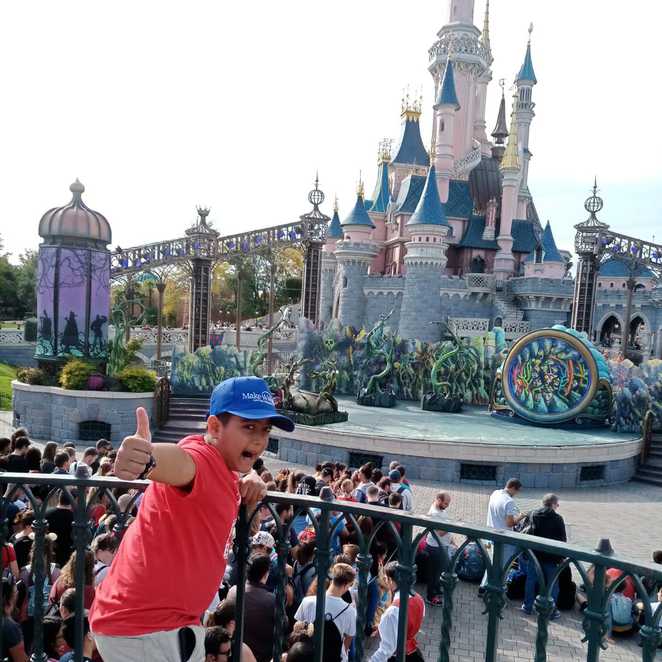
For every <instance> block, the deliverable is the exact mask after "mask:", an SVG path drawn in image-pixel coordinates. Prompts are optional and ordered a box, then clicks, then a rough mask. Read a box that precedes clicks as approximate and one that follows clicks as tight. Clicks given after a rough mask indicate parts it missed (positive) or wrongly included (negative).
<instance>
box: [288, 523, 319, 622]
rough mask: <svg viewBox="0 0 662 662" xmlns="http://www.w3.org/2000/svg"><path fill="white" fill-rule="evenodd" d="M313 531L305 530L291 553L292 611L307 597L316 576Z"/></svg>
mask: <svg viewBox="0 0 662 662" xmlns="http://www.w3.org/2000/svg"><path fill="white" fill-rule="evenodd" d="M315 547H316V545H315V531H314V530H313V531H311V530H309V529H305V530H304V531H302V532H301V534H300V535H299V545H298V546H297V547H296V548H295V549H294V551H293V552H292V553H293V555H294V566H293V567H292V580H291V581H292V587H293V589H294V609H295V611H296V609H297V608H298V607H299V605H300V604H301V602H302V601H303V599H304V598H305V597H306V595H308V589H309V588H310V585H311V584H312V583H313V580H314V579H315V577H316V576H317V569H316V568H315Z"/></svg>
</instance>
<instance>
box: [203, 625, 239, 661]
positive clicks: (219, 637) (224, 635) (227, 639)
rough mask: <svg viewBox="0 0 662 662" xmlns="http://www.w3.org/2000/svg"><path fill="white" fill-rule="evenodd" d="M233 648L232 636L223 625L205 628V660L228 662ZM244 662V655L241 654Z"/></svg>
mask: <svg viewBox="0 0 662 662" xmlns="http://www.w3.org/2000/svg"><path fill="white" fill-rule="evenodd" d="M231 648H232V637H231V636H230V633H229V632H228V631H227V630H224V629H223V628H221V627H217V626H215V627H211V628H207V629H206V630H205V662H226V660H227V659H228V658H229V656H230V652H231ZM241 658H242V662H243V660H244V656H243V655H242V656H241Z"/></svg>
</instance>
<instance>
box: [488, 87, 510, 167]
mask: <svg viewBox="0 0 662 662" xmlns="http://www.w3.org/2000/svg"><path fill="white" fill-rule="evenodd" d="M500 84H501V103H500V104H499V113H498V115H497V122H496V126H495V127H494V130H493V131H492V138H494V146H493V147H492V156H493V157H494V158H495V159H497V160H498V161H501V159H502V158H503V153H504V152H505V151H506V139H507V138H508V124H507V123H506V93H505V91H504V81H503V79H502V80H501V81H500Z"/></svg>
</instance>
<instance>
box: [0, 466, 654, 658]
mask: <svg viewBox="0 0 662 662" xmlns="http://www.w3.org/2000/svg"><path fill="white" fill-rule="evenodd" d="M148 485H149V482H148V481H135V482H128V481H120V480H118V479H115V478H92V479H83V478H74V477H72V476H67V475H61V476H60V475H53V474H28V475H26V474H9V473H2V474H0V486H1V489H2V492H3V494H4V498H2V499H1V500H0V516H1V518H2V523H3V526H2V531H1V534H0V543H4V542H5V541H6V540H7V538H8V534H9V533H10V531H9V528H8V524H7V521H6V513H7V508H8V505H9V503H10V502H11V501H12V500H14V499H15V498H16V497H17V496H18V495H23V496H24V498H25V499H27V501H28V502H29V504H30V507H31V508H32V510H33V511H34V513H35V520H34V525H33V528H34V531H35V540H34V553H33V558H34V563H33V566H34V567H33V568H32V573H33V577H32V581H33V582H34V586H35V594H36V595H41V594H42V593H41V591H42V590H43V585H44V581H45V571H46V568H45V567H44V560H43V550H44V540H45V534H46V533H47V520H46V517H45V516H46V510H47V508H48V506H49V503H50V502H51V501H52V499H53V498H55V497H56V496H57V495H58V494H59V493H60V492H64V493H65V494H66V499H67V501H68V503H69V504H70V505H71V507H72V509H73V515H74V517H73V549H74V550H75V551H76V553H77V557H78V558H81V556H82V555H83V554H84V552H85V550H86V549H87V548H88V545H89V543H90V541H91V538H92V527H91V525H90V510H91V509H92V508H93V507H94V506H95V505H96V504H97V503H98V502H99V499H101V498H102V496H104V495H105V496H106V497H107V498H108V501H109V504H110V505H109V509H110V510H111V511H113V512H114V513H115V514H116V515H117V521H116V523H115V525H114V529H113V530H114V532H115V533H116V534H117V535H118V536H121V535H122V533H123V532H124V530H125V528H126V526H127V519H128V518H129V515H130V512H131V510H132V509H133V507H134V504H135V500H136V499H137V497H138V495H139V493H140V492H142V491H143V490H145V489H146V487H147V486H148ZM127 492H130V494H131V495H132V497H131V499H130V502H129V503H128V504H126V507H125V508H124V510H120V508H119V505H118V498H119V497H118V495H119V494H120V493H127ZM36 493H39V495H40V497H37V496H36V495H35V494H36ZM278 504H286V505H290V506H292V508H293V518H294V519H290V520H289V521H288V522H286V523H282V522H281V518H280V517H279V515H278V513H277V511H276V506H277V505H278ZM262 505H263V506H265V507H266V508H268V509H269V511H270V512H271V514H272V516H273V520H274V522H275V526H276V529H275V536H274V537H275V540H276V547H275V551H276V553H277V558H278V567H279V569H280V573H279V576H280V578H281V580H280V582H279V584H278V585H277V587H276V605H277V607H276V609H277V614H276V618H275V620H274V623H275V626H274V636H273V659H274V660H280V655H281V652H282V650H283V648H284V642H285V638H286V632H285V631H284V627H283V624H284V622H285V618H284V617H285V614H286V599H285V596H286V593H287V582H288V578H287V573H286V572H285V569H286V563H287V559H288V554H289V551H290V542H289V540H290V528H291V527H292V526H293V522H294V520H295V519H296V518H297V517H298V516H305V517H306V518H307V520H306V523H307V526H309V527H312V528H313V529H314V531H315V547H316V553H315V568H316V575H317V577H325V578H326V577H327V576H328V572H329V569H330V567H331V562H332V559H331V542H332V539H333V538H334V536H335V534H336V532H337V530H338V529H339V527H346V526H347V527H349V528H351V530H352V531H353V532H354V534H355V536H356V538H355V539H356V544H357V545H358V547H359V552H358V556H357V559H356V564H357V569H358V591H357V600H356V608H357V628H356V633H357V634H356V638H355V641H354V645H353V655H354V657H353V659H354V660H355V661H357V662H358V661H360V660H362V659H364V652H365V649H366V639H365V625H366V623H365V620H366V612H367V599H368V595H367V594H368V575H369V570H370V566H371V563H372V556H371V546H372V544H373V541H374V540H375V536H377V535H378V534H379V532H380V531H381V532H382V533H388V537H389V540H390V541H392V546H393V552H394V554H393V556H394V560H397V563H398V572H399V577H398V584H399V588H400V600H401V604H400V610H399V613H400V619H399V622H398V647H397V655H396V659H397V660H399V661H400V662H404V659H405V655H406V651H405V641H406V632H407V612H408V610H407V604H408V600H409V595H410V589H411V588H412V587H413V585H414V583H415V577H416V549H417V547H418V544H419V542H420V541H421V540H422V537H423V536H425V535H427V534H429V533H432V535H433V536H434V537H435V538H437V543H439V542H440V541H439V539H438V537H437V533H436V531H435V530H436V529H438V528H439V527H440V526H442V527H443V530H444V531H447V532H450V533H451V534H456V535H458V536H463V537H464V540H463V542H462V543H461V544H460V546H459V547H458V549H457V551H455V552H454V553H453V555H452V557H450V558H448V556H446V558H445V559H444V562H443V568H442V572H441V590H442V598H443V599H442V602H443V607H442V618H441V633H440V635H441V638H440V644H439V656H438V659H439V660H440V661H441V662H448V661H449V660H450V659H451V656H450V647H451V633H452V628H453V620H454V618H455V611H454V606H455V605H454V594H455V589H456V587H457V585H458V576H457V573H456V569H457V566H458V563H459V561H460V558H461V556H462V553H463V551H464V550H465V548H466V546H467V545H468V544H470V543H472V542H473V543H477V545H478V548H479V549H480V553H481V556H482V557H483V561H484V563H485V566H486V571H487V583H486V584H485V587H484V588H485V592H484V595H483V600H484V603H485V612H484V613H485V614H486V615H487V633H486V641H485V655H484V656H485V660H486V662H495V660H496V659H497V650H498V641H499V624H500V621H501V619H502V612H503V609H504V606H505V604H506V597H505V589H504V584H505V577H506V574H507V572H508V568H509V567H510V565H511V564H512V562H513V561H514V559H516V558H517V557H518V556H520V555H523V557H524V558H525V559H526V560H527V562H528V565H529V567H530V568H533V569H534V570H535V573H536V575H537V578H538V584H539V586H540V589H539V594H538V595H537V597H536V600H535V607H536V611H537V631H536V638H535V661H536V662H544V661H545V660H547V659H548V653H547V641H548V636H549V630H548V628H549V621H550V617H551V616H552V614H553V612H554V609H555V604H554V600H553V598H552V594H553V587H554V585H555V584H557V582H558V580H559V576H560V574H561V573H562V572H563V571H564V570H565V569H566V568H568V567H571V568H572V569H574V571H575V572H576V573H577V575H578V576H579V578H580V579H581V582H582V583H583V585H584V587H585V589H586V598H587V606H586V609H585V610H584V612H583V622H582V628H583V631H584V635H585V636H584V639H583V640H582V641H584V642H586V659H587V660H588V662H597V661H598V659H599V657H600V652H601V650H602V649H603V647H604V645H605V637H606V635H607V632H608V622H609V598H610V596H611V595H612V593H613V592H614V591H615V590H616V589H617V588H618V587H619V586H620V585H621V584H623V582H625V581H626V578H627V577H630V578H631V580H632V582H633V584H634V587H635V589H636V592H637V596H638V600H640V601H641V603H642V611H641V621H640V622H641V627H640V630H639V636H640V638H641V644H642V649H641V650H642V653H641V655H642V660H643V661H644V662H653V660H654V658H655V654H656V650H657V647H658V645H660V643H662V631H661V629H660V617H661V616H662V605H659V606H658V607H657V608H656V609H655V610H654V609H653V607H652V605H653V603H654V600H652V599H651V597H650V596H649V595H648V593H647V591H646V588H645V586H644V583H645V582H644V579H646V580H648V581H651V580H652V581H654V582H661V583H662V569H660V566H656V565H654V564H649V563H637V562H632V561H628V560H626V559H622V558H619V557H616V556H613V555H609V554H603V553H599V552H597V551H590V550H586V549H582V548H580V547H576V546H573V545H568V544H565V543H559V542H555V541H552V540H548V539H544V538H538V537H534V536H527V535H522V534H518V533H511V532H507V531H496V530H493V529H488V528H486V527H481V526H474V525H469V524H466V523H463V522H453V521H448V522H446V521H444V522H443V525H441V524H440V522H439V521H436V520H432V519H430V518H428V517H423V516H416V515H412V514H408V513H404V512H402V511H397V510H392V509H387V508H382V507H377V506H368V505H364V504H357V503H349V502H339V501H322V500H320V499H318V498H315V497H308V496H299V495H293V494H285V493H280V492H270V493H268V495H267V497H266V499H265V500H264V502H263V504H262ZM259 512H260V511H259V509H258V510H256V511H255V512H254V513H252V514H249V513H247V512H246V509H245V508H244V507H243V506H242V508H241V509H240V513H239V517H238V519H237V522H236V527H235V540H234V553H235V561H236V566H237V568H238V579H237V585H236V605H237V608H236V617H237V626H236V630H235V639H234V641H233V646H234V649H233V650H234V652H233V656H234V657H235V658H236V659H240V652H239V651H240V646H241V642H242V638H243V631H244V630H243V628H244V602H245V591H244V588H245V580H246V567H247V563H248V560H249V542H250V533H251V530H254V528H255V527H254V524H255V523H256V522H257V520H256V517H258V514H257V513H259ZM368 519H369V520H370V523H371V525H372V526H371V527H368V526H366V525H365V522H366V520H368ZM362 524H363V525H362ZM171 535H176V531H173V532H171ZM488 548H489V550H488ZM513 550H514V551H513ZM534 552H547V553H551V554H554V555H556V556H558V557H561V558H562V559H563V560H562V561H561V562H560V563H559V564H558V566H557V568H556V571H555V573H554V575H553V577H552V579H551V581H550V582H549V583H548V582H546V580H545V574H544V572H543V570H542V567H541V565H540V564H539V562H538V560H537V558H536V556H535V554H534ZM220 553H222V550H221V552H220ZM506 557H507V558H506ZM76 566H77V567H76V576H75V582H76V587H77V588H78V590H77V591H76V600H77V605H76V647H75V651H76V653H75V660H76V661H77V662H80V661H81V660H82V642H83V613H84V612H83V598H84V595H83V594H84V591H83V586H84V581H85V578H84V574H83V573H84V567H83V564H82V563H77V564H76ZM588 566H591V567H592V568H591V569H590V570H589V567H588ZM610 568H616V569H618V570H621V571H622V573H623V574H622V575H621V576H620V577H619V579H618V580H616V581H615V582H611V583H609V582H608V581H607V574H606V573H607V570H608V569H610ZM316 597H317V600H316V619H315V623H316V624H317V625H319V626H320V627H315V628H314V637H315V660H316V662H321V660H322V655H323V651H324V628H323V627H321V624H322V623H323V621H324V601H325V583H324V582H322V581H320V582H318V583H317V592H316ZM42 617H43V610H42V605H41V604H40V601H39V600H36V601H35V603H34V647H33V651H32V656H31V660H35V661H36V660H39V661H41V660H42V659H44V657H43V632H42V624H41V620H42ZM1 630H2V629H1V628H0V637H1ZM1 646H2V641H1V640H0V647H1Z"/></svg>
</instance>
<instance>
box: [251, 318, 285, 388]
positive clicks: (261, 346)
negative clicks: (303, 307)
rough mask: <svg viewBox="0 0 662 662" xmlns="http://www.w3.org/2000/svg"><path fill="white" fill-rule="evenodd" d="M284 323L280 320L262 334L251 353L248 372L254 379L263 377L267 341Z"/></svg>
mask: <svg viewBox="0 0 662 662" xmlns="http://www.w3.org/2000/svg"><path fill="white" fill-rule="evenodd" d="M284 323H285V320H284V319H280V320H279V321H278V322H276V324H274V325H273V326H272V327H271V328H270V329H268V330H267V331H266V332H265V333H263V334H262V335H261V336H260V337H259V338H258V340H257V348H256V349H255V351H253V352H252V353H251V358H250V361H249V366H248V372H249V373H250V374H251V375H255V376H256V377H264V374H263V373H264V366H263V364H264V360H265V359H266V358H267V353H268V349H267V346H268V344H269V339H270V338H272V337H273V335H274V333H276V331H278V329H280V327H281V326H283V324H284Z"/></svg>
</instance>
